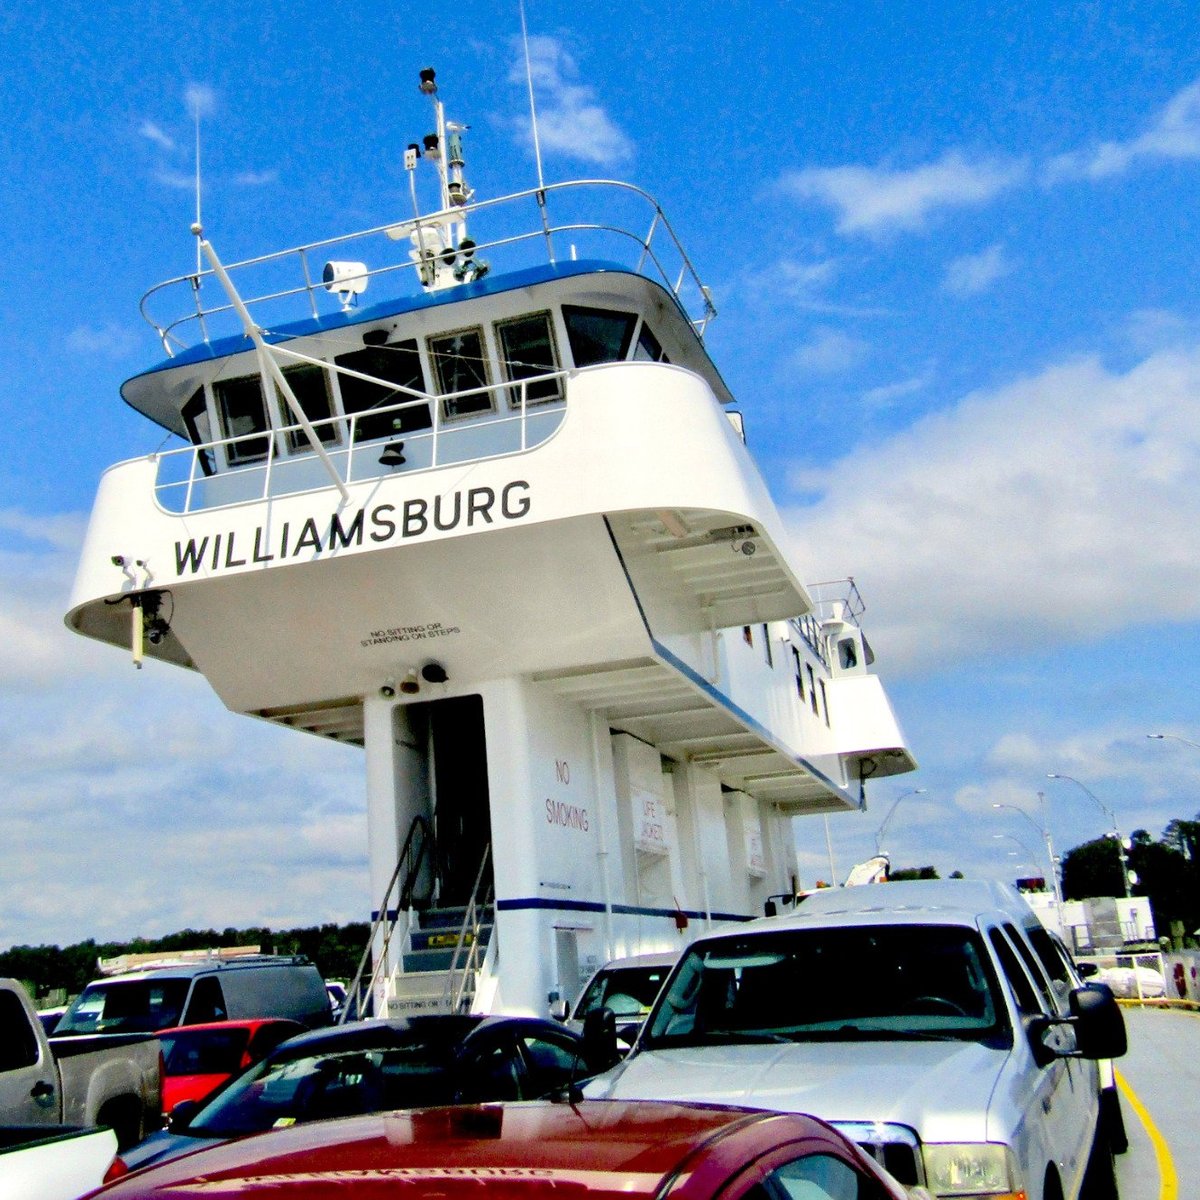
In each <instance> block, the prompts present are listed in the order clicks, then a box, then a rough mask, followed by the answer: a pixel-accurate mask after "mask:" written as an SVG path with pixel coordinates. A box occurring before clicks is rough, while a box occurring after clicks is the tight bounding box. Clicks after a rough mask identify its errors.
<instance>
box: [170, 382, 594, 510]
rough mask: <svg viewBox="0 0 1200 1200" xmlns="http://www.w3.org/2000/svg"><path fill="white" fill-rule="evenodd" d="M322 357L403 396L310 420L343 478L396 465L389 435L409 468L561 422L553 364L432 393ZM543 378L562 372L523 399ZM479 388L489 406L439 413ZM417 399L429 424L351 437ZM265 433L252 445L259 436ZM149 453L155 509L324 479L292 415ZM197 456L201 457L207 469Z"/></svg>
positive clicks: (295, 488)
mask: <svg viewBox="0 0 1200 1200" xmlns="http://www.w3.org/2000/svg"><path fill="white" fill-rule="evenodd" d="M321 365H322V366H323V367H324V368H325V369H328V370H330V371H335V372H338V373H340V374H346V375H350V376H353V377H354V378H356V379H365V380H367V381H368V382H371V383H376V384H378V385H380V386H382V387H387V388H390V389H391V390H392V391H394V392H398V393H403V394H404V395H405V396H406V398H405V399H404V400H401V401H399V402H397V403H396V404H390V405H386V406H381V407H379V408H369V409H364V410H363V411H361V412H357V413H352V414H346V415H343V416H334V417H326V418H323V419H321V420H318V421H312V422H310V424H311V426H312V428H313V430H314V431H315V432H316V434H317V437H318V438H319V439H320V441H321V443H322V445H323V447H324V450H325V454H326V456H327V457H328V459H329V461H330V462H331V464H332V466H333V468H334V470H335V471H336V472H337V477H338V478H339V479H340V480H341V482H342V483H343V484H346V485H349V484H351V483H361V482H363V481H365V480H372V479H379V478H384V477H386V476H388V475H391V474H392V473H393V471H394V470H395V465H389V464H386V463H383V462H381V461H380V454H381V453H382V452H383V451H384V450H386V449H387V448H388V446H389V445H393V444H395V443H403V446H404V448H405V460H406V462H407V463H408V469H409V470H414V469H418V467H419V468H421V469H425V468H432V467H439V466H445V465H446V464H447V463H452V462H465V461H471V462H476V461H484V460H486V459H489V458H502V457H504V456H506V455H511V454H519V453H522V452H523V451H526V450H529V449H532V448H533V447H534V446H537V445H540V444H541V443H542V442H544V441H546V440H547V439H548V438H549V437H551V436H552V435H553V434H554V432H555V431H556V430H557V429H558V427H559V425H560V424H561V422H562V420H563V418H564V416H565V412H566V408H565V401H566V392H567V386H566V380H567V378H568V376H569V374H571V372H568V371H554V372H550V373H548V374H545V375H537V376H530V377H529V378H527V379H521V380H515V381H506V382H503V383H494V384H489V385H488V386H486V387H481V388H470V389H467V390H464V391H460V392H450V393H447V394H445V395H439V396H433V395H428V394H425V393H422V392H416V391H412V390H411V389H408V388H403V387H398V386H396V385H395V384H391V383H387V382H386V381H384V380H381V379H374V378H372V377H371V376H369V375H363V374H362V373H361V372H358V371H351V370H349V369H348V368H346V367H339V366H337V365H336V364H334V363H322V364H321ZM549 380H561V381H562V399H561V400H557V401H544V400H540V399H539V400H536V401H533V402H530V400H529V390H530V388H531V387H535V386H541V385H544V384H545V383H546V382H547V381H549ZM514 393H515V394H516V395H517V402H516V403H515V404H513V403H512V401H511V399H508V397H511V396H512V395H513V394H514ZM407 397H412V398H411V399H409V398H407ZM481 397H486V399H487V406H488V407H489V408H492V407H493V400H494V401H495V404H494V411H493V412H492V414H491V415H487V414H482V413H471V414H470V416H469V418H468V417H465V416H464V417H451V418H447V417H446V416H445V415H444V414H445V412H446V411H448V410H450V409H452V408H454V407H455V406H460V407H462V406H464V405H463V402H464V401H465V402H466V407H469V405H470V401H471V400H472V399H473V398H474V399H478V398H481ZM421 409H424V410H425V411H426V412H428V413H429V414H430V425H429V427H428V428H424V429H417V430H401V429H399V428H396V429H395V431H394V432H393V433H391V434H386V435H381V436H378V437H371V438H370V439H364V440H360V439H359V427H360V424H361V423H362V422H363V421H368V420H369V421H371V422H375V421H377V420H379V419H380V418H381V417H383V418H387V417H389V416H391V418H392V423H393V425H395V426H399V425H400V424H401V423H402V419H403V418H402V414H404V413H406V412H413V411H419V410H421ZM531 426H532V427H533V428H532V429H531ZM325 431H329V432H330V437H329V438H328V440H326V438H325V437H324V436H323V435H324V432H325ZM488 431H490V432H488ZM488 441H490V442H491V445H490V446H488V445H481V443H485V442H488ZM264 443H265V446H264V448H263V449H262V450H261V451H260V450H259V446H260V445H263V444H264ZM288 445H294V446H295V447H296V448H295V450H294V451H293V453H291V454H286V453H283V452H282V449H281V448H282V447H284V446H288ZM426 451H427V453H426ZM153 457H154V461H155V462H156V464H157V477H156V480H155V485H154V491H155V496H156V498H157V500H158V502H159V504H160V505H161V506H162V508H163V509H164V510H166V511H167V512H174V513H180V514H184V513H189V512H194V511H197V510H202V509H213V508H221V507H224V506H226V505H232V504H241V503H245V502H246V501H248V500H263V499H266V498H268V497H271V496H283V495H292V494H295V493H298V492H305V491H312V490H316V489H320V488H325V487H328V486H330V482H331V481H330V479H329V477H328V476H326V475H325V474H324V472H323V471H321V470H320V468H319V467H317V465H316V463H315V460H314V456H313V454H312V453H311V451H310V447H309V446H308V445H307V441H306V439H305V434H304V431H303V429H302V427H301V426H300V425H298V424H293V425H282V426H275V427H272V428H270V429H265V430H256V431H254V432H253V433H247V434H239V435H238V436H236V437H227V438H218V439H216V440H214V441H210V442H202V443H200V444H198V445H194V446H182V447H179V448H178V449H175V450H165V451H160V452H158V453H157V454H156V455H154V456H153ZM227 457H228V458H229V459H230V460H231V461H232V462H234V463H236V462H237V460H238V459H242V460H244V461H243V462H242V464H241V465H232V466H228V467H226V466H221V467H220V468H219V469H215V470H214V469H213V463H214V460H218V459H219V460H221V461H223V460H224V459H225V458H227ZM206 463H207V464H209V467H208V469H206V467H205V464H206ZM397 465H401V464H397ZM206 485H208V487H206ZM209 488H211V489H212V490H213V491H214V496H213V497H209V496H207V495H206V492H207V490H208V489H209ZM180 497H182V498H181V499H180Z"/></svg>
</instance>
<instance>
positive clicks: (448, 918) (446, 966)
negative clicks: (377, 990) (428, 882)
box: [387, 904, 494, 1017]
mask: <svg viewBox="0 0 1200 1200" xmlns="http://www.w3.org/2000/svg"><path fill="white" fill-rule="evenodd" d="M493 923H494V912H493V906H492V905H490V904H484V905H480V906H473V905H469V906H466V907H458V908H428V909H425V910H424V911H423V912H420V913H414V914H413V923H412V925H411V926H410V928H409V931H408V937H407V939H406V944H405V948H404V950H403V952H402V955H401V963H402V967H401V968H400V969H397V970H396V971H395V972H394V973H393V974H392V977H391V979H390V980H389V981H388V986H387V1015H388V1016H389V1017H408V1016H416V1015H421V1014H425V1013H447V1012H470V1011H471V1005H472V1002H473V1001H474V999H475V985H476V981H477V978H478V975H479V969H480V967H481V966H482V965H483V959H484V956H485V954H486V953H487V947H488V945H489V943H490V942H491V935H492V927H493ZM460 942H461V944H460Z"/></svg>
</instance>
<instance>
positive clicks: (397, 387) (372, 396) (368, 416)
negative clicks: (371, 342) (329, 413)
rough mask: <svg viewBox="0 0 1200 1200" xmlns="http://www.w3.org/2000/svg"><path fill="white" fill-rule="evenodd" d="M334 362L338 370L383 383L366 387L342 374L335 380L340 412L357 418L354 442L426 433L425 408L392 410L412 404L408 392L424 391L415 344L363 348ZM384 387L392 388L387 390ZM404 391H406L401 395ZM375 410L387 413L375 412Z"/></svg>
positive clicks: (429, 422)
mask: <svg viewBox="0 0 1200 1200" xmlns="http://www.w3.org/2000/svg"><path fill="white" fill-rule="evenodd" d="M333 361H334V362H335V363H336V364H337V365H338V366H339V367H345V368H346V369H347V370H349V371H358V372H359V373H360V374H362V375H370V376H371V377H372V378H373V379H379V380H382V381H383V382H382V383H369V382H367V380H365V379H355V378H354V377H353V376H351V375H341V374H339V375H338V377H337V379H338V387H339V388H340V389H341V393H342V411H343V412H344V413H345V414H346V415H347V416H351V415H353V414H354V413H358V414H359V417H358V420H357V421H355V423H354V437H355V440H356V441H360V442H369V441H373V440H374V439H375V438H385V437H391V436H392V435H393V434H396V433H412V432H414V431H416V430H418V429H428V428H429V427H430V426H431V425H432V424H433V418H432V416H431V415H430V412H429V405H428V404H414V405H413V406H412V407H411V408H395V407H393V406H394V405H397V404H403V403H405V401H408V400H413V399H414V397H413V396H411V395H410V394H409V392H424V391H425V376H424V374H423V373H422V371H421V355H420V352H419V351H418V350H417V343H416V342H414V341H407V342H395V343H393V344H391V345H384V346H364V347H363V348H362V349H361V350H354V351H351V352H350V353H349V354H341V355H339V356H338V357H337V358H335V359H334V360H333ZM387 384H392V385H393V386H391V387H388V386H386V385H387ZM404 388H407V389H409V391H403V390H402V389H404ZM377 409H387V410H389V411H387V412H382V413H381V412H376V411H374V410H377Z"/></svg>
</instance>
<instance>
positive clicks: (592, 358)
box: [563, 304, 637, 367]
mask: <svg viewBox="0 0 1200 1200" xmlns="http://www.w3.org/2000/svg"><path fill="white" fill-rule="evenodd" d="M563 321H564V322H565V323H566V326H567V340H568V341H569V342H570V343H571V358H572V359H573V360H574V362H575V365H576V366H577V367H590V366H593V365H594V364H596V363H606V362H621V361H622V360H623V359H624V358H625V357H626V355H628V353H629V343H630V341H631V340H632V339H633V327H634V325H636V324H637V317H636V316H635V315H634V314H633V313H622V312H609V311H608V310H606V309H602V308H574V307H572V306H571V305H567V304H564V305H563Z"/></svg>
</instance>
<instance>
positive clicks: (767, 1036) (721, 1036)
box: [645, 1029, 792, 1050]
mask: <svg viewBox="0 0 1200 1200" xmlns="http://www.w3.org/2000/svg"><path fill="white" fill-rule="evenodd" d="M791 1043H792V1039H791V1038H790V1037H788V1036H786V1035H785V1034H782V1033H768V1032H766V1031H765V1030H758V1029H706V1030H704V1031H703V1032H701V1033H676V1034H666V1035H664V1036H662V1037H656V1038H647V1039H646V1040H645V1045H646V1048H647V1049H651V1050H653V1049H655V1048H663V1049H669V1048H670V1047H672V1046H708V1045H713V1044H717V1045H722V1046H755V1045H784V1046H787V1045H791Z"/></svg>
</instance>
